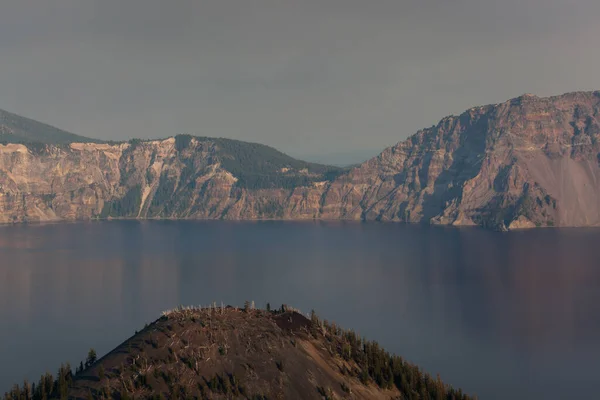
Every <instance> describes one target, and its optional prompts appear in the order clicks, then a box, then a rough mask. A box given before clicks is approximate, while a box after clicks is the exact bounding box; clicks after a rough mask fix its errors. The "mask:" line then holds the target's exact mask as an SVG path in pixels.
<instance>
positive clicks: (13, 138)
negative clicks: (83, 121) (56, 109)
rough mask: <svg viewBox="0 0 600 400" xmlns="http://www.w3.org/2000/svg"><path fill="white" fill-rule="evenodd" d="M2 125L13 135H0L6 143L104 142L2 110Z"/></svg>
mask: <svg viewBox="0 0 600 400" xmlns="http://www.w3.org/2000/svg"><path fill="white" fill-rule="evenodd" d="M0 125H2V126H5V127H6V128H8V129H9V130H10V131H11V133H0V140H1V141H4V142H5V143H6V142H8V143H22V144H26V143H27V144H31V143H39V144H42V143H43V144H67V143H73V142H86V143H101V142H102V141H100V140H96V139H90V138H87V137H84V136H79V135H75V134H73V133H70V132H66V131H63V130H61V129H58V128H55V127H53V126H50V125H47V124H43V123H41V122H37V121H34V120H32V119H29V118H25V117H21V116H19V115H16V114H12V113H9V112H7V111H3V110H0Z"/></svg>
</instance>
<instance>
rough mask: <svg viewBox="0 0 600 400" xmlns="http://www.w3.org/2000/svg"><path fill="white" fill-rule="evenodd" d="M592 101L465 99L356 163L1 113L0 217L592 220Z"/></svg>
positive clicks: (598, 131)
mask: <svg viewBox="0 0 600 400" xmlns="http://www.w3.org/2000/svg"><path fill="white" fill-rule="evenodd" d="M599 106H600V92H576V93H568V94H564V95H561V96H555V97H549V98H539V97H536V96H533V95H523V96H521V97H518V98H515V99H512V100H509V101H507V102H504V103H501V104H496V105H487V106H481V107H475V108H471V109H469V110H467V111H466V112H464V113H463V114H461V115H459V116H450V117H446V118H444V119H442V120H441V121H440V122H439V123H438V124H437V125H436V126H433V127H431V128H427V129H423V130H421V131H419V132H417V133H416V134H414V135H413V136H411V137H409V138H408V139H407V140H405V141H402V142H400V143H398V144H397V145H395V146H393V147H390V148H387V149H385V150H384V151H383V152H382V153H381V154H380V155H378V156H377V157H375V158H373V159H371V160H368V161H367V162H365V163H363V164H361V165H359V166H357V167H355V168H351V169H342V168H337V167H329V166H324V165H319V164H312V163H307V162H303V161H299V160H295V159H293V158H291V157H288V156H286V155H285V154H283V153H280V152H278V151H277V150H275V149H273V148H271V147H268V146H263V145H258V144H254V143H246V142H240V141H235V140H228V139H217V138H200V137H192V136H187V135H179V136H176V137H174V138H169V139H165V140H151V141H140V140H133V141H130V142H128V143H95V142H93V141H91V140H90V141H85V140H84V141H80V142H69V143H65V142H64V141H63V142H60V143H49V140H42V139H39V140H37V141H35V140H33V139H32V138H35V137H36V135H34V134H32V133H31V132H26V133H27V135H26V134H25V133H23V132H25V131H26V130H27V128H28V127H31V124H29V125H25V126H23V125H22V124H21V125H18V121H15V120H14V119H15V118H16V117H15V116H14V115H12V114H11V116H12V117H11V118H13V119H12V120H11V121H12V122H11V123H12V125H11V126H12V128H11V127H8V128H7V127H6V125H2V124H3V123H4V122H3V120H0V132H6V131H7V130H8V131H10V129H12V131H15V129H14V126H20V130H19V134H20V135H21V137H23V136H26V137H27V138H28V140H27V141H20V142H19V141H17V140H10V135H6V134H4V135H2V136H1V137H0V139H2V140H4V144H3V145H0V222H5V223H9V222H28V221H56V220H85V219H95V218H137V219H145V218H171V219H240V220H242V219H247V220H251V219H288V220H302V219H349V220H381V221H402V222H411V223H429V224H443V225H478V226H484V227H490V228H494V229H502V230H504V229H521V228H532V227H542V226H544V227H545V226H559V227H565V226H580V227H582V226H598V225H600V185H599V181H598V179H600V164H599V163H600V145H599V143H598V139H599V137H600V124H599V120H598V118H599V116H598V112H599ZM27 121H30V120H27ZM15 124H17V125H15ZM34 127H35V126H34ZM44 127H47V126H45V125H44ZM37 137H39V135H38V136H37ZM61 138H65V136H61Z"/></svg>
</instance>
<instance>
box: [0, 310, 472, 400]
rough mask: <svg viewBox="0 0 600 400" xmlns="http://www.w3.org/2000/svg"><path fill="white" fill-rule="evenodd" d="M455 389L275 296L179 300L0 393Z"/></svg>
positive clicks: (321, 394) (236, 394)
mask: <svg viewBox="0 0 600 400" xmlns="http://www.w3.org/2000/svg"><path fill="white" fill-rule="evenodd" d="M67 397H68V398H70V399H89V398H93V399H134V398H135V399H159V398H162V399H167V398H168V399H177V398H181V399H188V398H202V399H233V398H235V399H278V398H285V399H426V398H430V399H448V400H451V399H456V400H461V399H464V400H468V399H471V398H472V397H470V396H468V395H466V394H464V393H463V392H462V390H460V389H458V390H457V389H454V388H452V387H451V386H449V385H447V384H444V383H442V381H441V380H440V378H439V376H438V377H437V378H432V377H431V376H430V375H428V374H426V373H425V372H423V371H422V370H420V369H419V368H418V367H417V366H415V365H412V364H410V363H409V362H407V361H405V360H403V359H402V358H401V357H399V356H395V355H390V354H389V353H387V352H386V351H385V350H383V349H382V348H380V347H379V345H378V344H377V343H376V342H370V341H366V340H365V339H362V338H361V337H360V336H359V335H357V334H356V333H355V332H353V331H350V330H343V329H341V328H340V327H338V326H337V325H336V324H335V323H329V322H327V321H322V320H321V319H319V318H318V317H317V316H316V315H315V314H314V312H313V313H311V315H309V316H304V315H302V314H301V313H299V312H298V311H297V310H295V309H293V308H291V307H287V306H285V305H284V306H282V307H281V308H280V309H278V310H276V311H273V310H270V306H267V310H257V309H255V308H254V303H253V302H252V303H249V302H247V303H246V305H245V307H244V308H243V309H238V308H233V307H229V306H228V307H225V306H223V305H221V306H217V305H216V304H214V305H211V306H209V307H192V308H178V309H176V310H172V311H167V312H164V313H163V316H162V317H161V318H160V319H158V320H157V321H155V322H153V323H151V324H149V325H147V326H146V327H144V329H143V330H142V331H140V332H136V334H135V335H134V336H132V337H131V338H129V339H128V340H126V341H125V342H124V343H123V344H121V345H120V346H118V347H117V348H115V349H114V350H113V351H111V352H110V353H108V354H107V355H106V356H104V357H102V358H101V359H99V360H97V359H96V354H95V352H94V351H93V350H91V351H90V354H88V358H87V360H86V363H85V365H84V364H83V363H82V364H81V366H80V367H78V368H76V372H75V374H73V373H72V372H71V369H70V367H69V366H68V365H66V366H65V365H63V366H61V369H60V370H59V376H58V377H57V379H56V381H54V380H53V377H52V376H51V375H49V374H46V375H45V376H43V377H42V379H41V380H40V382H39V383H38V384H36V385H35V386H33V387H32V386H31V385H29V384H28V383H25V384H24V385H23V386H15V387H14V388H13V390H12V391H11V392H10V393H7V394H6V395H5V399H7V400H8V399H35V400H37V399H44V398H46V399H51V398H67Z"/></svg>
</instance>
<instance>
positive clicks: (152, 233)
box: [0, 222, 600, 399]
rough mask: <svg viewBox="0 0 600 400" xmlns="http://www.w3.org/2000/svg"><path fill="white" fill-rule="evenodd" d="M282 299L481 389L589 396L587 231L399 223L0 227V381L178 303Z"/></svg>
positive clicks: (596, 293) (595, 362)
mask: <svg viewBox="0 0 600 400" xmlns="http://www.w3.org/2000/svg"><path fill="white" fill-rule="evenodd" d="M244 300H255V301H256V303H257V305H264V304H266V302H267V301H269V302H271V304H273V305H277V304H281V303H288V304H292V305H294V306H296V307H298V308H300V309H302V310H305V311H307V312H308V311H310V309H312V308H314V309H316V310H317V311H318V313H319V314H320V315H321V316H322V317H324V318H326V319H330V320H333V321H335V322H337V323H339V324H341V325H343V326H345V327H349V328H353V329H355V330H357V331H358V332H360V333H361V334H364V335H365V336H367V337H368V338H371V339H375V340H377V341H379V342H380V343H381V344H382V345H384V346H385V347H386V348H387V349H389V350H390V351H393V352H395V353H397V354H400V355H402V356H404V357H405V358H407V359H409V360H411V361H413V362H415V363H417V364H420V365H422V366H423V367H424V368H425V370H427V371H428V372H430V373H432V374H436V373H440V375H441V376H442V378H443V379H444V380H446V381H448V382H449V383H452V384H453V385H454V386H460V387H463V388H464V389H465V390H466V391H467V392H469V393H475V394H478V395H479V397H480V398H481V399H502V398H514V399H532V398H533V399H567V398H576V397H581V398H584V397H585V398H592V397H593V396H594V395H595V394H597V387H598V383H599V382H600V231H598V230H575V229H573V230H536V231H533V232H513V233H508V234H506V233H495V232H487V231H482V230H479V229H466V230H462V229H446V228H433V227H418V226H406V225H400V224H377V223H373V224H360V223H312V222H311V223H280V222H264V223H227V222H99V223H85V224H59V225H39V226H4V227H0V392H4V391H5V390H7V389H9V387H10V385H11V384H12V383H15V382H17V381H22V379H23V378H25V377H27V378H29V379H30V380H31V379H32V378H35V379H36V380H37V378H38V377H39V375H40V374H41V373H42V372H44V371H46V370H50V371H53V372H54V371H55V370H56V369H57V368H58V366H59V364H60V363H61V362H65V361H69V362H71V364H72V365H75V364H78V363H79V361H80V360H81V359H83V358H84V357H85V355H86V353H87V350H88V349H89V348H90V347H94V348H95V349H96V350H97V351H98V352H99V353H101V354H103V353H105V352H107V351H108V350H110V349H112V348H113V347H115V346H116V345H117V344H119V343H120V342H122V341H123V340H124V339H126V338H127V337H129V336H130V335H131V334H132V333H133V332H134V330H136V329H139V328H140V327H142V326H143V325H144V323H146V322H150V321H152V320H154V319H156V318H157V317H158V316H159V314H160V312H161V311H162V310H164V309H167V308H172V307H173V306H175V305H178V304H186V305H189V304H200V303H202V304H207V303H209V302H212V301H217V302H221V301H224V302H225V303H230V304H238V305H241V304H243V302H244Z"/></svg>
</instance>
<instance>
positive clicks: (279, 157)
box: [176, 137, 345, 189]
mask: <svg viewBox="0 0 600 400" xmlns="http://www.w3.org/2000/svg"><path fill="white" fill-rule="evenodd" d="M176 140H177V137H176ZM180 140H181V139H180ZM198 140H202V141H204V140H206V141H212V142H214V143H215V145H216V147H217V154H218V156H219V159H220V161H221V164H222V165H223V167H224V168H225V169H226V170H227V171H229V172H231V173H232V174H233V175H234V176H235V177H237V178H238V182H237V186H239V187H243V188H246V189H268V188H285V189H291V188H294V187H297V186H306V185H309V184H310V183H312V182H317V181H323V180H330V179H333V178H335V177H336V176H338V175H340V174H341V173H343V172H344V171H345V169H343V168H339V167H332V166H327V165H321V164H314V163H309V162H305V161H301V160H297V159H295V158H293V157H290V156H288V155H287V154H284V153H282V152H280V151H278V150H276V149H274V148H272V147H269V146H265V145H262V144H258V143H249V142H242V141H239V140H231V139H224V138H218V139H213V138H198ZM284 168H290V171H289V172H287V173H286V172H282V170H283V169H284ZM302 170H305V171H304V172H301V171H302Z"/></svg>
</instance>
